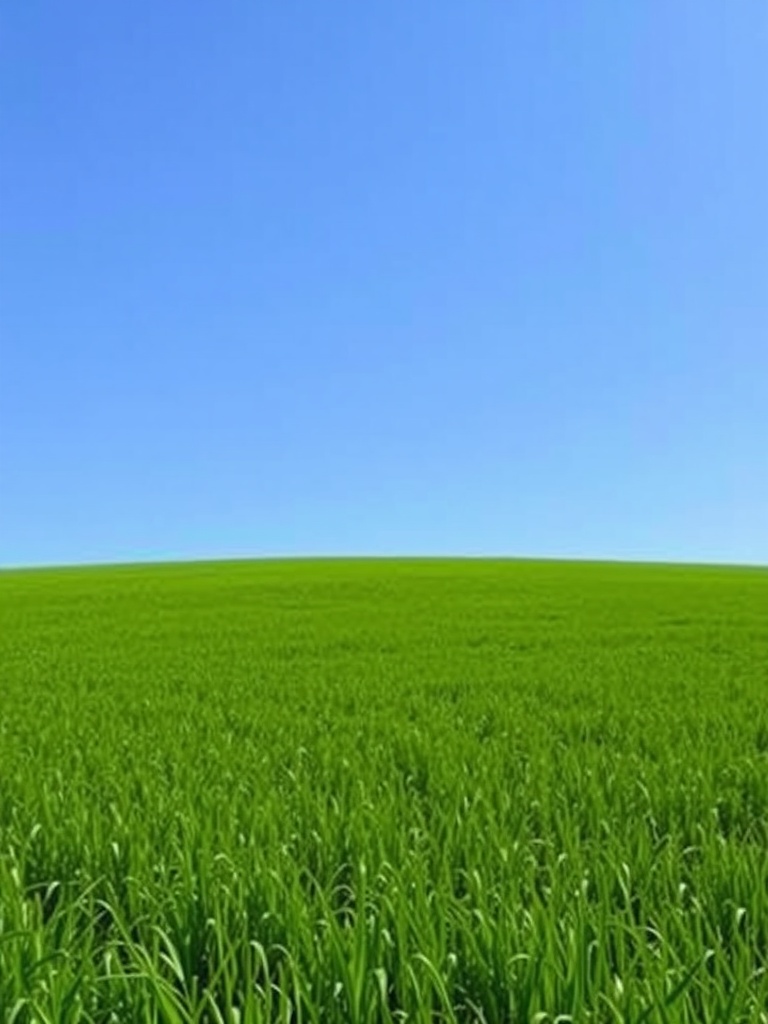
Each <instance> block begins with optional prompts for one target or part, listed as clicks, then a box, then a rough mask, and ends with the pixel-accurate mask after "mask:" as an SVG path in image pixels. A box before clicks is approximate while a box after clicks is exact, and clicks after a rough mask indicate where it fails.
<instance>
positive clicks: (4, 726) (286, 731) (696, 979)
mask: <svg viewBox="0 0 768 1024" xmlns="http://www.w3.org/2000/svg"><path fill="white" fill-rule="evenodd" d="M766 967H768V572H766V571H761V570H743V569H742V570H739V569H719V568H718V569H715V568H683V567H669V566H667V567H661V566H655V567H654V566H621V565H609V564H559V563H534V562H530V563H525V562H517V563H516V562H501V561H497V562H494V561H482V562H480V561H478V562H472V561H467V562H460V561H453V562H450V561H412V562H408V561H402V562H394V561H393V562H385V561H381V562H377V561H360V562H352V561H338V562H334V561H329V562H293V563H291V562H283V563H281V562H273V563H269V562H264V563H229V564H224V563H222V564H198V565H185V566H183V565H173V566H154V567H150V566H140V567H121V568H110V569H82V570H59V571H29V572H10V571H7V572H3V573H0V1020H2V1021H5V1022H11V1021H14V1022H16V1024H29V1022H50V1024H74V1022H107V1021H114V1022H119V1024H123V1022H128V1024H130V1022H134V1021H135V1022H147V1024H148V1022H167V1024H182V1022H184V1024H187V1022H193V1021H195V1022H201V1024H202V1022H211V1024H219V1022H228V1024H229V1022H239V1024H252V1022H262V1021H263V1022H268V1021H269V1022H271V1021H284V1022H288V1021H291V1022H299V1021H301V1022H306V1024H311V1022H321V1021H322V1022H339V1024H342V1022H343V1024H357V1022H361V1024H362V1022H401V1021H409V1022H414V1024H419V1022H424V1024H426V1022H428V1021H430V1022H431V1021H456V1022H478V1024H480V1022H485V1024H502V1022H503V1024H513V1022H525V1024H528V1022H533V1021H538V1022H542V1024H543V1022H546V1021H549V1022H551V1021H555V1020H557V1019H558V1018H559V1020H560V1021H574V1022H581V1021H592V1022H606V1024H608V1022H619V1021H626V1022H628V1024H642V1022H647V1024H663V1022H678V1021H681V1022H682V1021H685V1022H690V1024H708V1022H715V1021H723V1022H725V1021H744V1022H746V1021H749V1022H752V1021H755V1022H764V1021H768V1016H767V1015H766V1011H768V973H767V972H766Z"/></svg>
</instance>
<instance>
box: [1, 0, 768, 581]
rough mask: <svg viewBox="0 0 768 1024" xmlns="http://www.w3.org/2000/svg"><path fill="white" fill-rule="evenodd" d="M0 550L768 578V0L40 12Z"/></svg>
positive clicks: (17, 173) (23, 18) (21, 136)
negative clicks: (460, 559)
mask: <svg viewBox="0 0 768 1024" xmlns="http://www.w3.org/2000/svg"><path fill="white" fill-rule="evenodd" d="M4 7H5V9H4V11H3V14H2V24H1V25H0V161H1V162H0V565H19V564H40V563H71V562H83V561H126V560H145V559H154V558H162V559H167V558H199V557H224V556H261V555H281V554H320V555H323V554H346V553H349V554H438V553H444V554H499V555H526V556H576V557H583V556H586V557H605V558H637V559H664V560H667V559H673V560H688V561H690V560H694V561H706V560H713V561H746V562H763V563H765V562H768V5H766V4H765V2H764V0H739V2H736V3H723V2H722V0H675V2H674V3H670V2H669V0H643V2H641V3H631V2H626V3H625V2H618V0H589V2H584V3H575V2H573V3H571V2H563V0H535V2H534V0H498V2H496V0H471V2H470V0H418V2H414V0H366V2H358V3H352V2H341V0H323V2H317V0H304V2H298V0H280V2H274V0H272V2H267V0H249V2H245V0H237V2H236V0H218V2H216V3H210V2H207V0H206V2H203V0H163V2H158V0H130V2H127V0H111V2H109V3H94V2H93V0H68V2H66V3H63V2H53V0H24V2H23V3H22V2H17V3H11V4H6V5H4Z"/></svg>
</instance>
